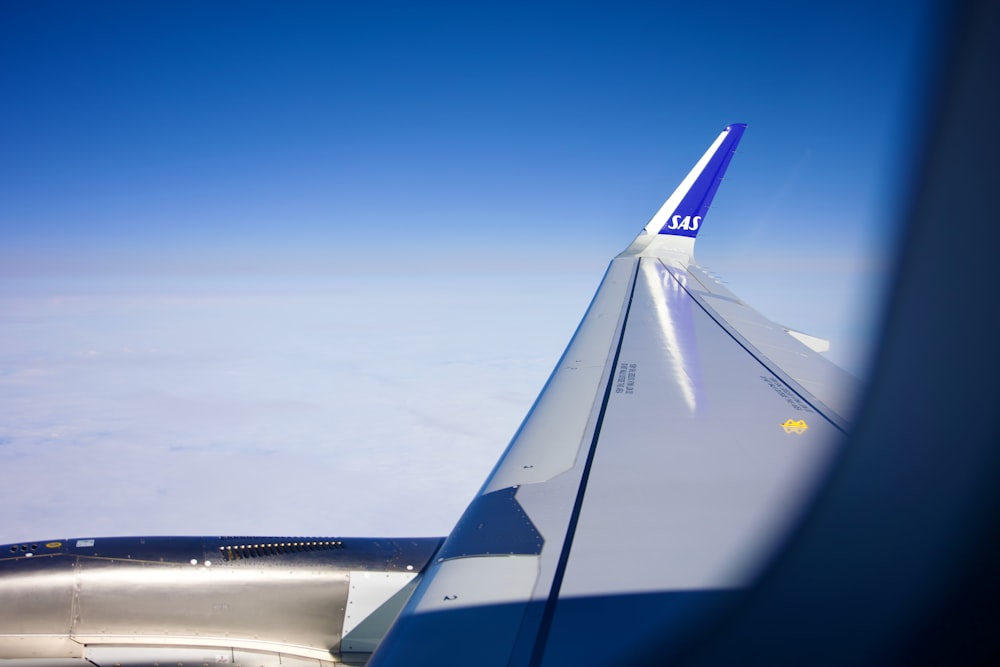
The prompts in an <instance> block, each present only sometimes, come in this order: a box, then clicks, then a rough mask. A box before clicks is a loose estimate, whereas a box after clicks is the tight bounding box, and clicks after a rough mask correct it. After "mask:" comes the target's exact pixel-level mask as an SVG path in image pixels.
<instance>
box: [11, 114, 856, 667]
mask: <svg viewBox="0 0 1000 667" xmlns="http://www.w3.org/2000/svg"><path fill="white" fill-rule="evenodd" d="M744 130H745V126H744V125H731V126H729V127H727V128H726V129H725V130H723V132H722V133H721V134H720V135H719V137H718V138H717V139H716V140H715V142H714V143H712V145H711V146H710V148H709V149H708V151H707V152H706V153H705V155H704V156H703V157H702V158H701V159H700V160H699V161H698V163H697V164H696V165H695V167H694V169H692V170H691V173H689V174H688V175H687V177H686V178H685V179H684V180H683V181H682V183H681V185H680V186H679V187H678V188H677V190H676V191H675V192H674V193H673V194H672V195H671V196H670V198H669V199H667V201H666V203H665V204H664V205H663V206H662V207H661V208H660V210H659V211H658V212H657V213H656V215H655V216H654V217H653V219H652V220H651V221H650V222H649V224H648V225H646V227H645V228H644V229H643V230H642V232H641V233H640V234H639V235H638V236H637V237H636V239H635V241H634V242H633V243H632V244H631V245H630V246H629V247H628V248H627V249H626V250H625V251H624V252H622V253H621V254H620V255H618V256H617V257H616V258H615V259H614V260H612V262H611V264H610V266H609V267H608V270H607V273H606V274H605V276H604V280H603V282H602V283H601V285H600V287H599V289H598V290H597V294H596V295H595V296H594V299H593V302H592V303H591V304H590V307H589V309H588V310H587V312H586V314H585V315H584V318H583V321H582V322H581V323H580V326H579V328H578V329H577V331H576V333H575V334H574V336H573V339H572V340H571V342H570V344H569V347H568V348H567V349H566V351H565V353H564V354H563V356H562V358H561V359H560V360H559V363H558V365H557V366H556V369H555V370H554V371H553V373H552V376H551V377H550V378H549V381H548V383H547V384H546V385H545V388H544V389H543V390H542V393H541V395H540V396H539V397H538V399H537V401H536V402H535V405H534V406H533V407H532V409H531V411H530V413H529V414H528V416H527V417H526V419H525V420H524V422H523V424H522V425H521V427H520V429H519V430H518V432H517V433H516V434H515V436H514V438H513V440H512V441H511V443H510V445H509V446H508V448H507V450H506V451H505V452H504V454H503V456H502V457H501V459H500V461H499V462H498V463H497V465H496V467H495V469H494V470H493V472H492V473H491V474H490V476H489V478H488V479H487V480H486V482H485V483H484V485H483V486H482V488H481V490H480V491H479V493H478V494H477V495H476V497H475V498H473V500H472V502H471V503H470V504H469V506H468V509H467V510H466V511H465V513H464V515H463V516H462V518H461V519H460V520H459V522H458V524H457V525H456V526H455V528H454V530H453V531H452V532H451V534H450V535H449V536H447V538H445V539H444V540H443V541H442V539H441V538H422V539H411V538H407V539H403V538H390V539H382V538H339V537H337V538H301V537H246V536H221V537H201V538H186V537H181V538H174V537H147V538H96V539H95V538H79V539H75V540H68V539H55V540H48V541H46V540H42V541H38V542H29V543H20V544H11V545H0V667H21V666H22V665H24V664H30V665H34V666H36V667H38V666H40V665H61V666H63V665H64V666H65V667H70V666H71V665H79V666H83V667H87V666H93V665H98V666H102V667H103V666H105V665H107V666H111V665H117V666H119V667H132V666H135V667H139V666H143V665H155V664H180V663H184V664H208V663H213V664H234V665H255V666H262V667H277V666H279V665H289V664H298V665H313V667H316V666H318V665H323V666H330V665H333V664H336V663H348V664H362V663H364V662H365V661H366V660H368V658H369V656H370V657H371V660H370V664H372V665H382V666H385V665H395V664H419V665H422V664H434V665H526V666H531V667H538V666H540V665H563V664H569V663H571V662H573V661H580V662H581V663H582V662H584V661H588V662H597V663H607V662H612V663H617V662H622V661H625V660H627V659H628V658H629V656H630V655H633V654H635V653H636V652H638V653H640V654H641V653H642V652H643V651H644V648H645V646H646V645H647V644H649V643H652V642H655V643H656V644H657V645H659V646H661V647H662V646H667V647H668V648H667V649H664V650H667V651H669V650H670V648H669V647H670V641H671V639H673V638H677V639H678V643H677V645H678V646H679V645H680V644H679V641H680V639H679V638H680V637H681V636H682V635H684V634H685V632H686V631H687V630H688V629H690V628H691V627H692V626H693V625H694V624H697V623H699V621H700V620H702V619H705V618H707V617H708V616H710V615H712V614H714V613H716V611H717V610H718V609H719V608H720V606H722V603H724V602H726V601H727V598H728V597H729V596H731V595H733V594H734V591H737V590H739V589H740V588H741V587H745V586H746V585H747V584H748V583H749V582H750V581H751V579H752V578H753V577H754V576H755V574H756V573H757V572H758V570H759V569H760V567H761V566H762V563H763V562H764V561H765V560H766V558H767V557H768V556H769V554H770V553H771V552H772V551H773V550H774V549H775V547H776V546H778V542H779V541H780V540H781V539H782V536H783V535H784V534H785V533H786V531H787V530H788V528H789V527H790V526H791V525H792V524H793V523H794V522H795V521H796V519H797V517H798V513H799V510H800V508H802V507H803V505H804V499H805V497H806V496H807V495H808V494H809V493H810V492H811V490H812V489H813V488H814V486H815V482H816V481H817V478H818V477H820V476H821V475H822V474H823V472H824V470H825V464H826V463H827V462H828V461H829V459H830V457H831V456H832V455H833V454H834V453H835V452H836V451H837V447H838V443H839V442H840V440H841V439H842V436H843V435H844V433H845V429H846V428H847V422H846V421H845V417H847V416H850V412H851V399H852V396H853V395H854V391H855V390H856V387H855V386H854V385H855V381H853V380H852V378H851V376H849V375H848V374H847V373H845V372H843V371H841V370H840V369H839V368H837V367H836V366H834V365H833V364H832V363H830V362H828V361H827V360H826V359H824V358H823V357H822V356H820V355H819V354H817V353H816V352H815V351H814V349H813V348H818V347H819V348H821V347H822V345H820V343H822V341H819V340H818V339H814V338H811V337H809V336H806V335H804V334H801V333H800V332H796V331H791V330H789V329H787V328H785V327H782V326H780V325H778V324H775V323H774V322H771V321H769V320H768V319H767V318H765V317H763V316H762V315H760V314H759V313H757V312H756V311H754V310H753V309H752V308H750V307H749V306H747V305H746V304H745V303H743V302H742V301H741V300H740V299H739V298H738V297H737V296H736V295H734V294H733V293H731V292H730V291H729V290H727V289H726V288H725V287H723V286H722V285H721V284H720V283H719V282H717V281H716V280H715V279H714V278H713V277H712V276H711V275H710V274H709V273H708V272H706V271H705V270H704V269H702V268H701V267H699V266H698V265H697V264H696V263H695V261H694V245H695V240H696V238H697V235H698V233H699V232H700V231H701V229H702V227H703V225H704V224H705V219H706V216H707V214H708V210H709V206H710V205H711V202H712V198H713V197H714V195H715V193H716V191H717V189H718V188H719V185H720V183H721V181H722V178H723V176H724V174H725V172H726V169H727V168H728V166H729V163H730V161H731V159H732V157H733V153H734V151H735V149H736V145H737V144H738V142H739V140H740V138H741V136H742V135H743V132H744ZM400 610H401V611H400ZM387 630H388V633H386V632H387ZM373 650H374V653H372V651H373ZM664 657H666V656H664Z"/></svg>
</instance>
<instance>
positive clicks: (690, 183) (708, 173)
mask: <svg viewBox="0 0 1000 667" xmlns="http://www.w3.org/2000/svg"><path fill="white" fill-rule="evenodd" d="M746 129H747V126H746V123H734V124H733V125H728V126H726V129H724V130H723V131H722V133H721V134H720V135H719V137H718V138H717V139H716V140H715V142H714V143H713V144H712V146H711V147H710V148H709V149H708V151H707V152H706V153H705V155H703V156H702V158H701V160H699V161H698V164H696V165H695V167H694V169H692V170H691V173H689V174H688V175H687V178H685V179H684V181H683V182H682V183H681V185H680V187H678V188H677V191H676V192H674V194H673V195H671V197H670V198H669V199H668V200H667V202H666V204H664V206H663V208H661V209H660V211H659V212H658V213H657V215H656V216H654V218H653V220H652V221H651V222H650V227H652V228H650V227H647V228H646V231H647V233H652V232H654V231H656V233H659V234H666V235H670V236H687V237H690V238H694V237H696V236H697V235H698V231H699V230H700V229H701V226H702V222H703V221H704V219H705V214H706V213H707V212H708V207H709V206H710V205H711V204H712V198H713V197H715V193H716V191H717V190H718V189H719V184H720V183H721V182H722V177H723V176H724V175H725V173H726V168H727V167H728V166H729V162H730V161H731V160H732V159H733V153H735V152H736V145H737V144H738V143H739V142H740V138H742V137H743V132H744V131H745V130H746ZM678 198H679V199H680V201H679V202H677V203H676V205H673V204H674V202H675V201H677V199H678ZM671 209H672V210H671ZM657 226H658V227H659V229H657V228H656V227H657Z"/></svg>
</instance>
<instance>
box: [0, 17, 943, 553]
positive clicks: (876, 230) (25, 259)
mask: <svg viewBox="0 0 1000 667" xmlns="http://www.w3.org/2000/svg"><path fill="white" fill-rule="evenodd" d="M932 24H933V11H932V9H931V8H930V6H929V5H928V4H927V3H898V2H848V3H838V5H837V7H829V6H821V5H816V6H805V5H802V4H801V3H784V2H765V3H758V4H756V5H755V6H747V5H746V4H745V3H728V2H722V3H714V4H711V5H704V3H689V4H673V3H615V4H611V3H609V4H606V5H596V4H593V5H592V4H587V3H568V2H567V3H511V2H504V3H386V2H291V3H263V2H239V3H227V2H212V3H202V2H190V3H186V2H171V3H131V2H129V3H100V2H98V3H75V2H31V3H17V4H15V3H6V4H4V5H3V6H2V7H0V85H2V90H3V91H4V98H5V102H4V104H3V105H0V406H3V407H0V476H2V478H3V480H4V484H3V485H2V486H3V490H0V526H4V527H5V528H4V529H3V531H4V533H9V534H2V533H0V541H7V540H8V539H9V540H17V539H40V538H43V537H48V536H71V535H81V534H110V533H145V534H151V533H211V532H216V531H219V532H231V533H240V532H251V533H283V532H303V533H336V534H348V533H355V534H362V533H367V534H371V533H390V532H397V533H399V532H402V533H406V532H412V533H444V532H447V530H449V529H450V526H451V523H452V522H453V521H454V520H455V518H457V516H458V513H459V512H460V511H461V509H462V508H464V506H465V504H466V502H467V501H468V498H469V497H470V496H471V494H472V493H473V492H474V491H475V489H476V487H477V486H478V484H479V483H480V481H481V480H482V478H483V476H484V475H485V474H486V472H487V471H488V470H489V468H490V466H491V465H492V463H493V461H494V460H495V459H496V457H497V455H498V454H499V453H500V451H501V450H502V448H503V447H504V445H505V444H506V441H507V439H508V438H509V437H510V435H511V434H512V433H513V431H514V429H515V428H516V426H517V423H518V422H519V420H520V418H521V417H522V416H523V415H524V413H525V411H526V410H527V408H528V406H529V405H530V403H531V401H532V400H533V398H534V396H535V395H536V394H537V391H538V389H539V388H540V387H541V385H542V383H543V382H544V379H545V377H546V376H547V374H548V372H549V371H550V370H551V367H552V365H553V364H554V363H555V360H556V359H557V358H558V355H559V353H560V352H561V350H562V348H563V346H564V345H565V343H566V342H567V341H568V339H569V336H570V334H571V333H572V331H573V328H574V327H575V325H576V323H577V321H578V320H579V317H580V316H581V315H582V313H583V309H584V308H585V306H586V304H587V302H588V301H589V298H590V296H591V295H592V293H593V290H594V288H595V287H596V285H597V282H598V281H599V279H600V276H601V273H602V272H603V269H604V266H605V265H606V263H607V261H608V259H609V258H610V257H611V256H612V255H613V254H615V253H617V252H618V251H619V250H621V249H622V248H624V247H625V245H627V243H628V242H629V241H630V240H631V238H632V237H633V236H634V234H635V233H636V232H637V231H638V230H639V229H641V228H642V226H643V225H644V224H645V222H646V221H647V220H648V219H649V217H650V216H651V215H652V214H653V213H654V212H655V211H656V209H657V208H658V206H659V205H660V203H662V201H663V199H665V198H666V196H667V195H668V194H669V193H670V191H671V190H672V189H673V187H674V186H675V185H676V184H677V182H679V180H680V179H681V178H682V177H683V175H684V174H685V173H686V172H687V170H688V169H689V168H690V167H691V165H692V164H693V163H694V161H695V160H696V159H697V158H698V157H699V156H700V155H701V153H702V152H703V151H704V150H705V148H706V147H707V146H708V144H709V143H710V142H711V140H712V139H713V138H714V137H715V136H716V134H717V133H718V132H719V131H720V130H721V129H722V127H723V126H725V125H726V124H727V123H731V122H746V123H748V124H749V129H748V131H747V134H746V136H745V137H744V140H743V142H742V144H741V146H740V149H739V151H738V153H737V156H736V158H735V159H734V161H733V163H732V166H731V168H730V171H729V175H728V177H727V180H726V183H725V184H724V186H723V187H722V189H721V190H720V193H719V195H718V197H717V198H716V205H715V206H714V207H713V209H712V211H711V213H710V215H709V216H708V218H707V221H706V225H705V228H704V232H703V233H702V234H701V236H700V237H699V238H700V240H699V244H698V258H699V260H700V261H701V262H702V263H703V264H706V265H708V266H710V267H711V268H712V269H713V270H715V271H716V272H717V273H719V274H720V275H721V276H722V277H723V278H725V279H727V280H728V282H729V284H730V287H731V288H732V289H733V290H734V291H735V292H736V293H737V294H739V295H740V296H742V297H743V298H744V299H745V300H747V301H748V302H750V303H751V304H753V305H754V306H755V307H757V308H758V309H759V310H761V311H762V312H763V313H765V314H766V315H768V316H770V317H772V318H773V319H775V320H777V321H779V322H782V323H784V324H787V325H789V326H792V327H795V328H799V329H802V330H805V331H807V332H809V333H813V334H815V335H818V336H822V337H827V338H830V339H831V340H832V341H833V345H834V349H833V352H832V353H831V354H832V356H833V358H834V359H835V360H837V361H838V362H840V363H842V364H844V365H845V366H847V367H848V368H849V369H851V370H854V371H855V372H858V373H863V369H864V366H865V358H866V356H865V355H866V349H867V348H866V345H867V344H868V342H869V341H870V340H871V339H872V337H873V336H874V331H875V324H876V323H877V320H878V304H879V299H880V298H881V296H882V289H883V281H884V280H885V278H886V274H887V271H888V270H889V269H890V265H891V256H892V249H893V246H894V241H895V233H896V218H897V215H898V212H897V211H896V199H897V197H898V194H899V191H900V188H901V187H902V186H903V185H904V184H905V182H906V179H907V177H908V176H909V174H910V171H909V170H910V166H911V163H912V160H913V158H914V156H915V154H916V153H915V151H916V150H917V147H918V142H917V141H916V139H915V133H917V132H918V131H919V129H920V127H921V123H922V122H923V120H924V113H925V112H924V109H923V106H922V102H921V100H922V97H921V95H922V94H923V93H925V92H926V91H925V89H924V85H925V84H926V81H925V79H926V76H927V74H926V73H927V70H928V64H929V63H930V62H931V61H932V59H933V56H934V51H933V49H932V42H931V40H930V39H929V36H930V26H931V25H932ZM39 487H42V488H48V489H52V488H53V487H54V488H56V489H58V492H57V493H44V494H39V493H38V492H37V489H38V488H39ZM233 489H240V490H241V491H240V493H239V495H240V498H241V502H240V503H239V504H237V505H233V504H232V503H231V502H228V501H227V500H226V498H227V497H229V498H231V497H232V493H233ZM247 489H257V490H261V489H265V490H266V491H254V492H250V491H247ZM408 527H412V529H408Z"/></svg>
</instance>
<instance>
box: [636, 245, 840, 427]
mask: <svg viewBox="0 0 1000 667" xmlns="http://www.w3.org/2000/svg"><path fill="white" fill-rule="evenodd" d="M660 263H661V264H663V267H664V268H665V269H666V270H667V273H668V274H669V275H670V277H671V278H672V279H673V281H674V282H676V283H677V284H678V285H680V288H681V289H682V290H684V292H685V293H686V294H687V295H688V296H689V297H690V298H691V300H692V301H694V302H695V303H696V304H698V307H699V308H701V309H702V310H703V311H705V314H706V315H708V316H709V317H710V318H711V319H712V321H713V322H715V323H716V324H718V325H719V327H720V328H721V329H722V330H723V331H725V332H726V333H727V334H729V337H730V338H732V339H733V340H734V341H736V344H737V345H739V346H740V347H742V348H743V349H744V350H745V351H746V353H747V354H749V355H750V356H751V357H753V358H754V359H755V360H756V361H757V363H759V364H760V365H761V366H763V367H764V368H765V369H766V370H767V371H768V372H769V373H771V375H773V376H774V377H776V378H778V379H779V380H780V381H781V383H782V384H784V385H785V386H786V387H788V390H789V391H791V392H792V393H794V394H795V395H796V396H798V397H799V398H800V399H802V401H803V402H804V403H805V404H806V405H808V406H809V407H811V408H812V409H813V410H815V411H816V414H818V415H820V416H821V417H823V419H825V420H826V421H828V422H829V423H830V425H831V426H833V427H834V428H835V429H837V430H838V431H840V433H841V434H844V435H846V434H847V429H846V427H845V426H844V425H843V424H842V423H839V422H840V421H841V420H839V419H834V418H833V417H831V416H830V415H831V414H836V413H835V412H834V411H833V410H831V409H830V408H829V407H827V406H826V404H824V403H821V402H820V401H819V400H818V399H816V397H815V396H813V395H812V394H810V393H809V392H807V391H806V390H805V389H804V388H803V387H801V386H800V385H799V384H798V383H797V382H795V381H794V380H793V379H791V378H790V377H788V376H787V375H786V374H785V373H784V372H781V371H780V369H779V370H775V369H774V368H771V366H770V365H769V364H767V363H765V361H764V359H766V358H767V357H764V355H763V354H761V353H760V351H759V350H757V348H755V347H754V346H752V345H751V344H750V343H749V341H747V340H746V339H745V338H743V336H741V335H740V334H738V333H737V332H735V331H733V329H732V327H731V326H729V325H728V324H727V323H726V322H725V320H722V319H720V318H719V317H718V316H717V314H716V313H715V312H714V311H713V310H712V309H711V308H710V307H708V306H707V305H706V304H705V303H704V302H703V301H702V300H701V299H700V298H699V297H698V296H697V295H695V294H694V293H692V292H691V290H689V289H688V287H687V285H685V284H684V281H683V280H679V279H678V278H677V276H676V275H675V274H674V271H672V270H671V268H670V267H669V266H667V265H666V264H664V263H663V262H662V261H660ZM685 273H687V272H686V271H685ZM687 275H691V274H690V273H687ZM692 278H694V279H695V280H697V278H696V277H695V276H692ZM698 282H699V284H700V283H701V281H698ZM629 305H630V306H631V296H630V297H629ZM619 344H620V343H619ZM761 357H764V359H762V358H761ZM828 413H829V414H828ZM837 416H838V417H839V416H840V415H837Z"/></svg>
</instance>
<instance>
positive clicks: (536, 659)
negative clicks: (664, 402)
mask: <svg viewBox="0 0 1000 667" xmlns="http://www.w3.org/2000/svg"><path fill="white" fill-rule="evenodd" d="M641 263H642V258H639V259H638V261H637V262H636V263H635V268H634V269H633V271H632V285H631V287H630V288H629V293H628V305H627V306H626V307H625V316H624V317H623V318H622V324H621V329H620V330H619V332H618V344H617V345H616V347H615V356H614V359H613V360H612V362H611V366H610V368H611V372H610V373H609V374H608V383H607V386H606V387H605V388H604V397H603V398H602V400H601V410H600V412H599V413H598V415H597V422H596V424H595V426H594V435H593V437H592V438H591V440H590V449H589V450H588V452H587V461H586V463H585V464H584V466H583V472H582V473H581V475H580V486H579V487H578V489H577V492H576V500H575V501H574V503H573V512H572V514H570V519H569V525H568V526H567V528H566V536H565V537H564V538H563V545H562V551H561V553H560V554H559V564H558V565H557V566H556V572H555V575H554V577H553V579H552V589H551V590H550V591H549V598H548V600H546V602H545V611H544V612H543V614H542V619H541V622H540V624H539V627H538V634H537V635H536V637H535V646H534V648H533V650H532V652H531V662H530V663H529V664H530V666H531V667H540V665H541V664H542V659H543V657H544V655H545V645H546V644H547V643H548V637H549V631H550V630H551V628H552V619H553V617H554V616H555V608H556V603H557V602H558V601H559V590H560V589H561V588H562V581H563V576H564V575H565V574H566V567H567V565H568V564H569V552H570V551H571V550H572V547H573V536H574V535H575V533H576V525H577V522H578V521H579V519H580V512H581V511H582V510H583V497H584V495H585V494H586V491H587V480H588V479H589V477H590V468H591V466H592V465H593V463H594V455H595V454H596V452H597V442H598V440H600V437H601V425H602V424H603V423H604V415H605V413H606V412H607V409H608V400H609V399H610V397H611V388H612V387H613V386H614V384H615V372H614V369H616V368H617V367H618V358H619V356H620V355H621V352H622V343H623V342H624V340H625V330H626V329H627V328H628V318H629V314H630V313H631V312H632V298H633V296H634V295H635V285H636V282H637V279H638V276H639V265H640V264H641Z"/></svg>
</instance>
